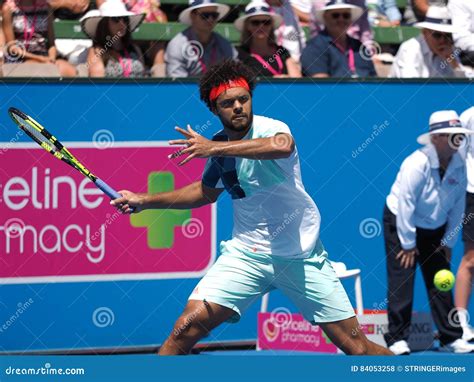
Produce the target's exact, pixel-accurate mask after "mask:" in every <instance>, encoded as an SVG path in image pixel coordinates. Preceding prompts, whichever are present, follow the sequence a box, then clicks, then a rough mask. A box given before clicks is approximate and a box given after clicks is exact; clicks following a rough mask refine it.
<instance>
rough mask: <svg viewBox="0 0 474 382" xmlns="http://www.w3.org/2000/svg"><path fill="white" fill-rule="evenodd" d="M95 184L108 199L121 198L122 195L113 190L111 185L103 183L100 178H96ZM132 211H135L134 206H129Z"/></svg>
mask: <svg viewBox="0 0 474 382" xmlns="http://www.w3.org/2000/svg"><path fill="white" fill-rule="evenodd" d="M95 185H96V186H97V187H98V188H99V189H100V190H102V192H103V193H104V194H105V195H107V196H108V197H109V198H110V199H117V198H121V197H122V195H121V194H119V193H118V192H117V191H115V190H114V189H113V188H112V187H110V186H109V185H108V184H107V183H105V182H104V181H103V180H102V179H99V178H97V179H96V180H95ZM130 209H131V210H132V212H133V211H135V207H131V208H130Z"/></svg>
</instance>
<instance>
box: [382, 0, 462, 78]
mask: <svg viewBox="0 0 474 382" xmlns="http://www.w3.org/2000/svg"><path fill="white" fill-rule="evenodd" d="M415 27H417V28H420V29H421V34H420V35H419V36H418V37H414V38H411V39H409V40H407V41H405V42H404V43H402V44H401V45H400V48H399V49H398V53H397V55H396V57H395V61H394V63H393V65H392V68H391V72H390V77H396V78H428V77H466V75H469V70H468V69H467V68H465V67H463V66H462V65H461V64H460V62H459V57H458V55H457V54H456V53H455V51H454V44H453V37H452V33H454V32H455V31H456V29H455V27H454V26H453V25H451V16H450V14H449V11H448V8H446V7H436V6H432V7H430V9H429V10H428V13H427V16H426V21H423V22H420V23H416V24H415Z"/></svg>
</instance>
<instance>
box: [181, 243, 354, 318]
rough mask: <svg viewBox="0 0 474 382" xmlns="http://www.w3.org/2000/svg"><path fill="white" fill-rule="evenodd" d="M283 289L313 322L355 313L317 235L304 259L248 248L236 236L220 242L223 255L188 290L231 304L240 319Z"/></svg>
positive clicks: (199, 296)
mask: <svg viewBox="0 0 474 382" xmlns="http://www.w3.org/2000/svg"><path fill="white" fill-rule="evenodd" d="M274 289H279V290H281V291H282V292H283V293H284V294H285V295H286V296H287V297H288V298H289V299H290V300H291V301H292V302H293V303H294V304H295V305H296V307H297V308H298V310H299V311H300V313H301V314H302V315H303V316H304V318H305V319H306V320H307V321H309V322H311V323H312V324H318V323H322V322H334V321H340V320H344V319H347V318H350V317H354V316H355V313H354V309H353V308H352V305H351V303H350V301H349V298H348V297H347V294H346V291H345V290H344V287H343V286H342V284H341V282H340V281H339V278H338V277H337V276H336V272H335V271H334V269H333V267H332V265H331V263H330V262H329V261H328V259H327V252H326V251H325V250H324V247H323V245H322V243H321V241H320V240H318V242H317V244H316V247H315V249H314V250H313V253H312V254H311V255H310V256H309V257H308V258H305V259H291V258H282V257H275V256H271V255H267V254H257V253H250V252H247V251H243V250H242V249H240V248H238V247H236V246H235V245H234V244H233V243H232V242H230V241H227V242H222V243H221V256H220V257H219V258H218V259H217V261H216V262H215V264H214V265H213V266H212V267H211V269H209V271H208V273H207V274H206V275H205V276H204V277H203V278H202V280H201V281H200V282H199V283H198V285H197V286H196V288H195V289H194V291H193V292H192V293H191V295H190V296H189V300H203V301H209V302H213V303H216V304H219V305H222V306H225V307H227V308H230V309H232V310H233V311H234V312H235V314H234V315H233V316H232V317H231V318H230V319H229V320H228V321H229V322H238V321H239V319H240V316H241V315H242V314H243V312H244V311H245V310H246V309H247V308H248V307H249V306H250V305H251V304H252V303H253V302H255V301H256V300H257V299H258V298H259V297H261V296H262V295H264V294H265V293H267V292H270V291H271V290H274Z"/></svg>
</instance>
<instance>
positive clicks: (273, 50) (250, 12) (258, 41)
mask: <svg viewBox="0 0 474 382" xmlns="http://www.w3.org/2000/svg"><path fill="white" fill-rule="evenodd" d="M281 21H282V17H281V16H280V15H277V14H276V13H275V12H273V11H272V10H271V9H270V6H269V5H268V4H267V3H266V2H265V1H264V0H255V1H252V2H251V3H249V4H248V5H247V6H246V8H245V14H244V15H243V16H241V17H239V18H238V19H237V20H236V21H235V22H234V25H235V27H236V28H237V30H239V31H240V32H241V45H240V47H238V48H237V51H238V53H239V60H240V61H242V62H243V63H244V64H246V65H247V66H249V67H250V68H251V69H252V70H253V71H254V72H255V74H256V75H258V76H269V77H272V76H273V77H301V71H300V68H299V65H298V64H297V63H296V62H295V60H293V59H292V58H291V56H290V53H289V52H288V50H286V49H285V48H284V47H282V46H280V45H278V44H277V43H276V42H275V35H274V30H275V27H278V26H279V25H280V24H281Z"/></svg>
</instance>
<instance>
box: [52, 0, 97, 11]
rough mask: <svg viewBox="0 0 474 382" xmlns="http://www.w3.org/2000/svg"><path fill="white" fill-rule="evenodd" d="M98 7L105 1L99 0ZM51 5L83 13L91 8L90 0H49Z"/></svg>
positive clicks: (54, 7) (54, 8)
mask: <svg viewBox="0 0 474 382" xmlns="http://www.w3.org/2000/svg"><path fill="white" fill-rule="evenodd" d="M96 3H97V7H99V6H100V5H101V3H103V0H102V1H100V0H97V2H96ZM48 4H49V6H50V7H51V8H52V9H53V10H56V9H60V8H66V9H68V10H70V11H71V12H74V13H83V12H85V11H86V9H87V8H89V4H90V1H89V0H48Z"/></svg>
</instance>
